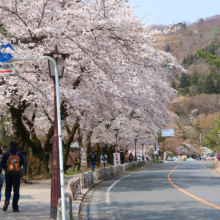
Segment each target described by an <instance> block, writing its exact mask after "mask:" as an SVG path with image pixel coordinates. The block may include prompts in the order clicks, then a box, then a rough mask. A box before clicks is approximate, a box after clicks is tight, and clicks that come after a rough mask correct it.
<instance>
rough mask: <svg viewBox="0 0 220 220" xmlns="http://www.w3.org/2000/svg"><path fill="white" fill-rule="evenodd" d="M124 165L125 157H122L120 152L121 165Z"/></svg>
mask: <svg viewBox="0 0 220 220" xmlns="http://www.w3.org/2000/svg"><path fill="white" fill-rule="evenodd" d="M124 163H125V156H124V153H123V152H122V153H121V164H124Z"/></svg>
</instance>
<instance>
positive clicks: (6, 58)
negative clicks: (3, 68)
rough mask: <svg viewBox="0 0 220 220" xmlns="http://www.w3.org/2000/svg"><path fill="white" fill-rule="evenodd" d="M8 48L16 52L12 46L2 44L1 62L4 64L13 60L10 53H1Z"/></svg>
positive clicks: (0, 48)
mask: <svg viewBox="0 0 220 220" xmlns="http://www.w3.org/2000/svg"><path fill="white" fill-rule="evenodd" d="M7 48H10V49H12V50H14V49H13V47H12V46H11V44H6V45H3V44H2V45H1V47H0V62H2V63H5V62H8V61H9V60H11V59H12V58H13V56H12V55H11V54H10V53H2V52H1V50H2V49H7Z"/></svg>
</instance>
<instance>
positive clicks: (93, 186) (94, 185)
mask: <svg viewBox="0 0 220 220" xmlns="http://www.w3.org/2000/svg"><path fill="white" fill-rule="evenodd" d="M154 165H155V164H152V165H151V166H148V167H144V168H141V169H139V170H137V171H141V170H145V169H148V168H151V167H153V166H154ZM129 172H136V170H134V171H126V172H123V173H120V174H116V175H114V176H110V177H108V178H106V179H103V180H100V181H98V182H97V183H95V184H93V185H92V186H91V187H89V188H88V189H87V190H86V192H85V193H84V195H82V198H80V204H79V207H78V210H73V219H74V220H79V219H81V218H80V212H81V209H82V202H83V200H84V198H85V196H86V195H87V194H88V192H89V191H90V190H91V189H93V188H95V187H96V186H98V185H99V184H101V183H103V182H104V181H106V180H108V179H111V178H113V177H116V176H121V175H122V174H125V173H129ZM77 200H78V199H77ZM74 213H75V215H74ZM76 213H77V215H76Z"/></svg>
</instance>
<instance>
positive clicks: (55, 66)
mask: <svg viewBox="0 0 220 220" xmlns="http://www.w3.org/2000/svg"><path fill="white" fill-rule="evenodd" d="M44 57H45V58H46V59H48V60H50V61H51V62H52V63H53V65H54V69H55V83H56V97H57V100H56V101H57V124H58V138H59V158H60V185H61V201H62V220H66V217H65V212H66V207H65V193H64V171H63V146H62V130H61V115H60V91H59V77H58V68H57V63H56V61H55V59H53V58H52V57H49V56H44Z"/></svg>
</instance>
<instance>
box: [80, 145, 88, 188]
mask: <svg viewBox="0 0 220 220" xmlns="http://www.w3.org/2000/svg"><path fill="white" fill-rule="evenodd" d="M81 167H82V188H84V187H85V178H84V167H87V147H81Z"/></svg>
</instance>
